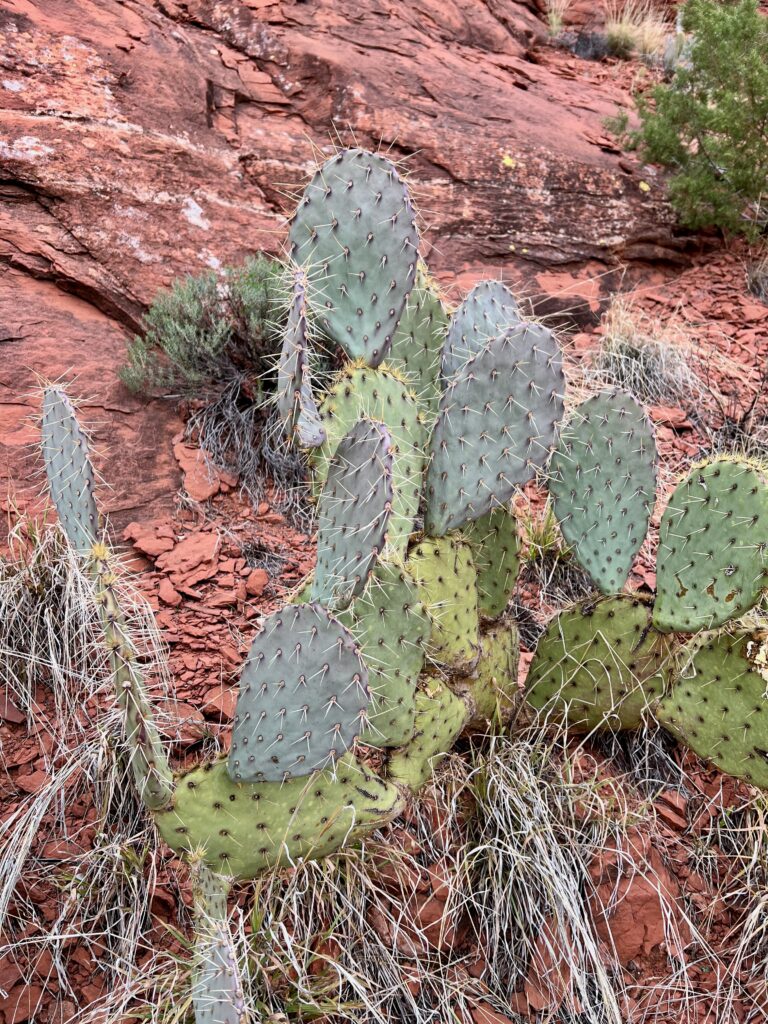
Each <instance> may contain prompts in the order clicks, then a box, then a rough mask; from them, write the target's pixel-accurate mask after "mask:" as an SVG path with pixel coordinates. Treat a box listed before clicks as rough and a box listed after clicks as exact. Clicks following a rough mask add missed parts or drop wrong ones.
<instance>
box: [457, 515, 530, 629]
mask: <svg viewBox="0 0 768 1024" xmlns="http://www.w3.org/2000/svg"><path fill="white" fill-rule="evenodd" d="M462 533H463V535H464V537H465V538H466V540H468V541H469V543H470V544H471V545H472V552H473V558H474V562H475V568H476V569H477V604H478V608H479V610H480V614H481V615H484V616H485V617H486V618H489V619H495V618H497V616H499V615H501V613H502V612H503V611H504V609H505V608H506V607H507V603H508V602H509V599H510V597H511V596H512V593H513V591H514V589H515V583H516V582H517V574H518V572H519V571H520V538H519V537H518V535H517V520H516V519H515V517H514V515H513V514H512V512H509V511H508V510H507V509H506V508H496V509H494V510H493V512H489V513H488V514H487V515H484V516H482V517H481V518H480V519H476V520H475V521H474V522H473V523H467V525H466V526H465V527H464V529H463V531H462Z"/></svg>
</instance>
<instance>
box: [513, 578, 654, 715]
mask: <svg viewBox="0 0 768 1024" xmlns="http://www.w3.org/2000/svg"><path fill="white" fill-rule="evenodd" d="M652 614H653V608H652V605H651V603H650V601H647V600H645V599H644V598H641V597H639V596H637V595H634V596H630V595H628V594H619V595H617V596H615V597H602V598H597V599H592V598H589V599H587V600H586V601H580V602H578V604H575V605H573V606H572V607H571V608H567V609H566V610H565V611H562V612H560V614H559V615H557V616H555V618H554V619H553V620H552V621H551V622H550V624H549V626H548V627H547V630H546V632H545V633H544V635H543V636H542V637H541V639H540V640H539V643H538V646H537V648H536V653H535V655H534V657H533V661H532V662H531V666H530V670H529V672H528V678H527V680H526V699H527V700H528V702H529V704H531V705H532V706H533V707H534V708H535V709H536V710H538V711H542V712H543V713H544V714H546V715H551V716H553V717H554V718H557V719H565V720H566V721H567V722H568V725H569V726H570V727H571V728H573V729H575V730H578V731H584V732H588V731H591V730H592V729H601V728H610V729H634V728H636V727H637V726H638V725H640V724H641V722H642V719H643V712H644V711H645V709H646V708H647V706H648V705H649V704H650V703H651V701H653V700H655V699H656V698H657V697H659V696H660V695H661V694H662V693H663V692H664V686H665V679H666V665H667V661H668V658H669V653H670V647H669V640H668V638H667V637H665V636H663V635H662V634H661V633H658V632H657V631H656V630H655V629H654V628H653V625H652Z"/></svg>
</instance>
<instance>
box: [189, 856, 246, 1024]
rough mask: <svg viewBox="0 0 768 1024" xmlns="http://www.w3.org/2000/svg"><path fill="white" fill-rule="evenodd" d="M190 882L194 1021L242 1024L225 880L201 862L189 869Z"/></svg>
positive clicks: (199, 1023)
mask: <svg viewBox="0 0 768 1024" xmlns="http://www.w3.org/2000/svg"><path fill="white" fill-rule="evenodd" d="M192 879H193V881H192V890H193V895H194V901H195V953H196V959H197V969H196V972H195V981H194V988H193V991H192V1002H193V1005H194V1008H195V1022H196V1024H244V1022H245V1019H246V1012H245V997H244V994H243V984H242V979H241V977H240V970H239V966H238V963H237V951H236V950H235V945H234V942H233V941H232V933H231V932H230V929H229V921H228V918H227V894H228V892H229V888H230V886H229V880H228V879H226V878H223V877H222V876H221V875H218V874H216V873H215V872H213V871H211V870H210V868H209V867H208V866H207V865H205V864H202V863H197V864H195V866H194V867H193V871H192Z"/></svg>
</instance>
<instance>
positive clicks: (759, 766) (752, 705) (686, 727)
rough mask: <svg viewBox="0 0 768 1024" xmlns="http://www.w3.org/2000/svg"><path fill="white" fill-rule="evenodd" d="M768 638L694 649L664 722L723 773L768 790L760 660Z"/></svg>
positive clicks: (767, 708) (743, 637) (662, 712)
mask: <svg viewBox="0 0 768 1024" xmlns="http://www.w3.org/2000/svg"><path fill="white" fill-rule="evenodd" d="M761 642H762V643H765V635H764V634H759V635H758V634H755V636H752V635H751V634H749V633H737V634H736V635H735V636H728V635H725V634H723V635H722V636H718V637H710V638H709V639H705V640H703V641H699V642H698V643H694V644H692V646H691V651H690V658H689V660H688V663H687V665H685V667H684V668H683V670H682V672H681V673H680V676H679V678H678V679H677V681H676V682H675V684H674V686H673V687H672V689H671V691H670V693H669V694H668V695H667V696H666V697H665V698H664V699H663V700H662V701H660V702H659V704H658V706H657V708H656V716H657V718H658V720H659V721H660V722H661V724H662V725H663V726H664V727H665V728H666V729H668V730H669V731H670V732H671V733H673V734H674V735H675V736H676V737H677V738H678V739H680V740H682V741H683V743H685V744H686V745H687V746H689V747H690V748H691V749H692V750H695V751H696V753H697V754H699V755H700V756H701V757H704V758H708V759H709V760H710V761H713V762H714V763H715V764H716V765H717V767H718V768H720V770H721V771H724V772H727V773H728V774H729V775H734V776H736V778H739V779H746V780H747V781H748V782H751V783H752V784H753V785H754V786H760V787H761V788H762V789H768V699H766V688H767V687H768V679H767V678H766V677H765V676H763V675H762V674H761V673H760V671H759V670H758V668H757V666H756V664H755V661H754V658H755V655H756V654H757V653H758V652H759V650H760V644H761Z"/></svg>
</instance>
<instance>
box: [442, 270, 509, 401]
mask: <svg viewBox="0 0 768 1024" xmlns="http://www.w3.org/2000/svg"><path fill="white" fill-rule="evenodd" d="M521 319H522V318H521V316H520V307H519V306H518V304H517V302H516V301H515V297H514V295H513V294H512V292H511V291H510V290H509V288H507V286H506V285H505V284H502V283H501V281H480V282H479V283H478V284H476V285H475V287H474V288H473V289H472V291H471V292H470V293H469V294H468V295H467V296H466V298H465V299H464V301H463V302H462V304H461V305H460V306H459V308H458V309H457V310H456V312H455V313H454V314H453V316H452V317H451V322H450V326H449V328H448V336H447V338H446V339H445V348H444V349H443V358H442V376H443V379H444V380H446V381H449V380H451V378H452V377H453V376H454V374H456V373H457V371H458V370H460V369H461V367H462V366H463V365H464V363H466V361H467V360H468V359H471V357H472V356H474V355H476V354H477V353H478V352H480V351H481V349H483V348H485V346H486V344H487V343H488V342H489V341H490V340H491V338H495V337H496V336H497V335H499V334H504V333H505V332H506V331H507V330H508V329H509V328H510V327H514V326H515V325H516V324H519V323H520V322H521Z"/></svg>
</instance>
